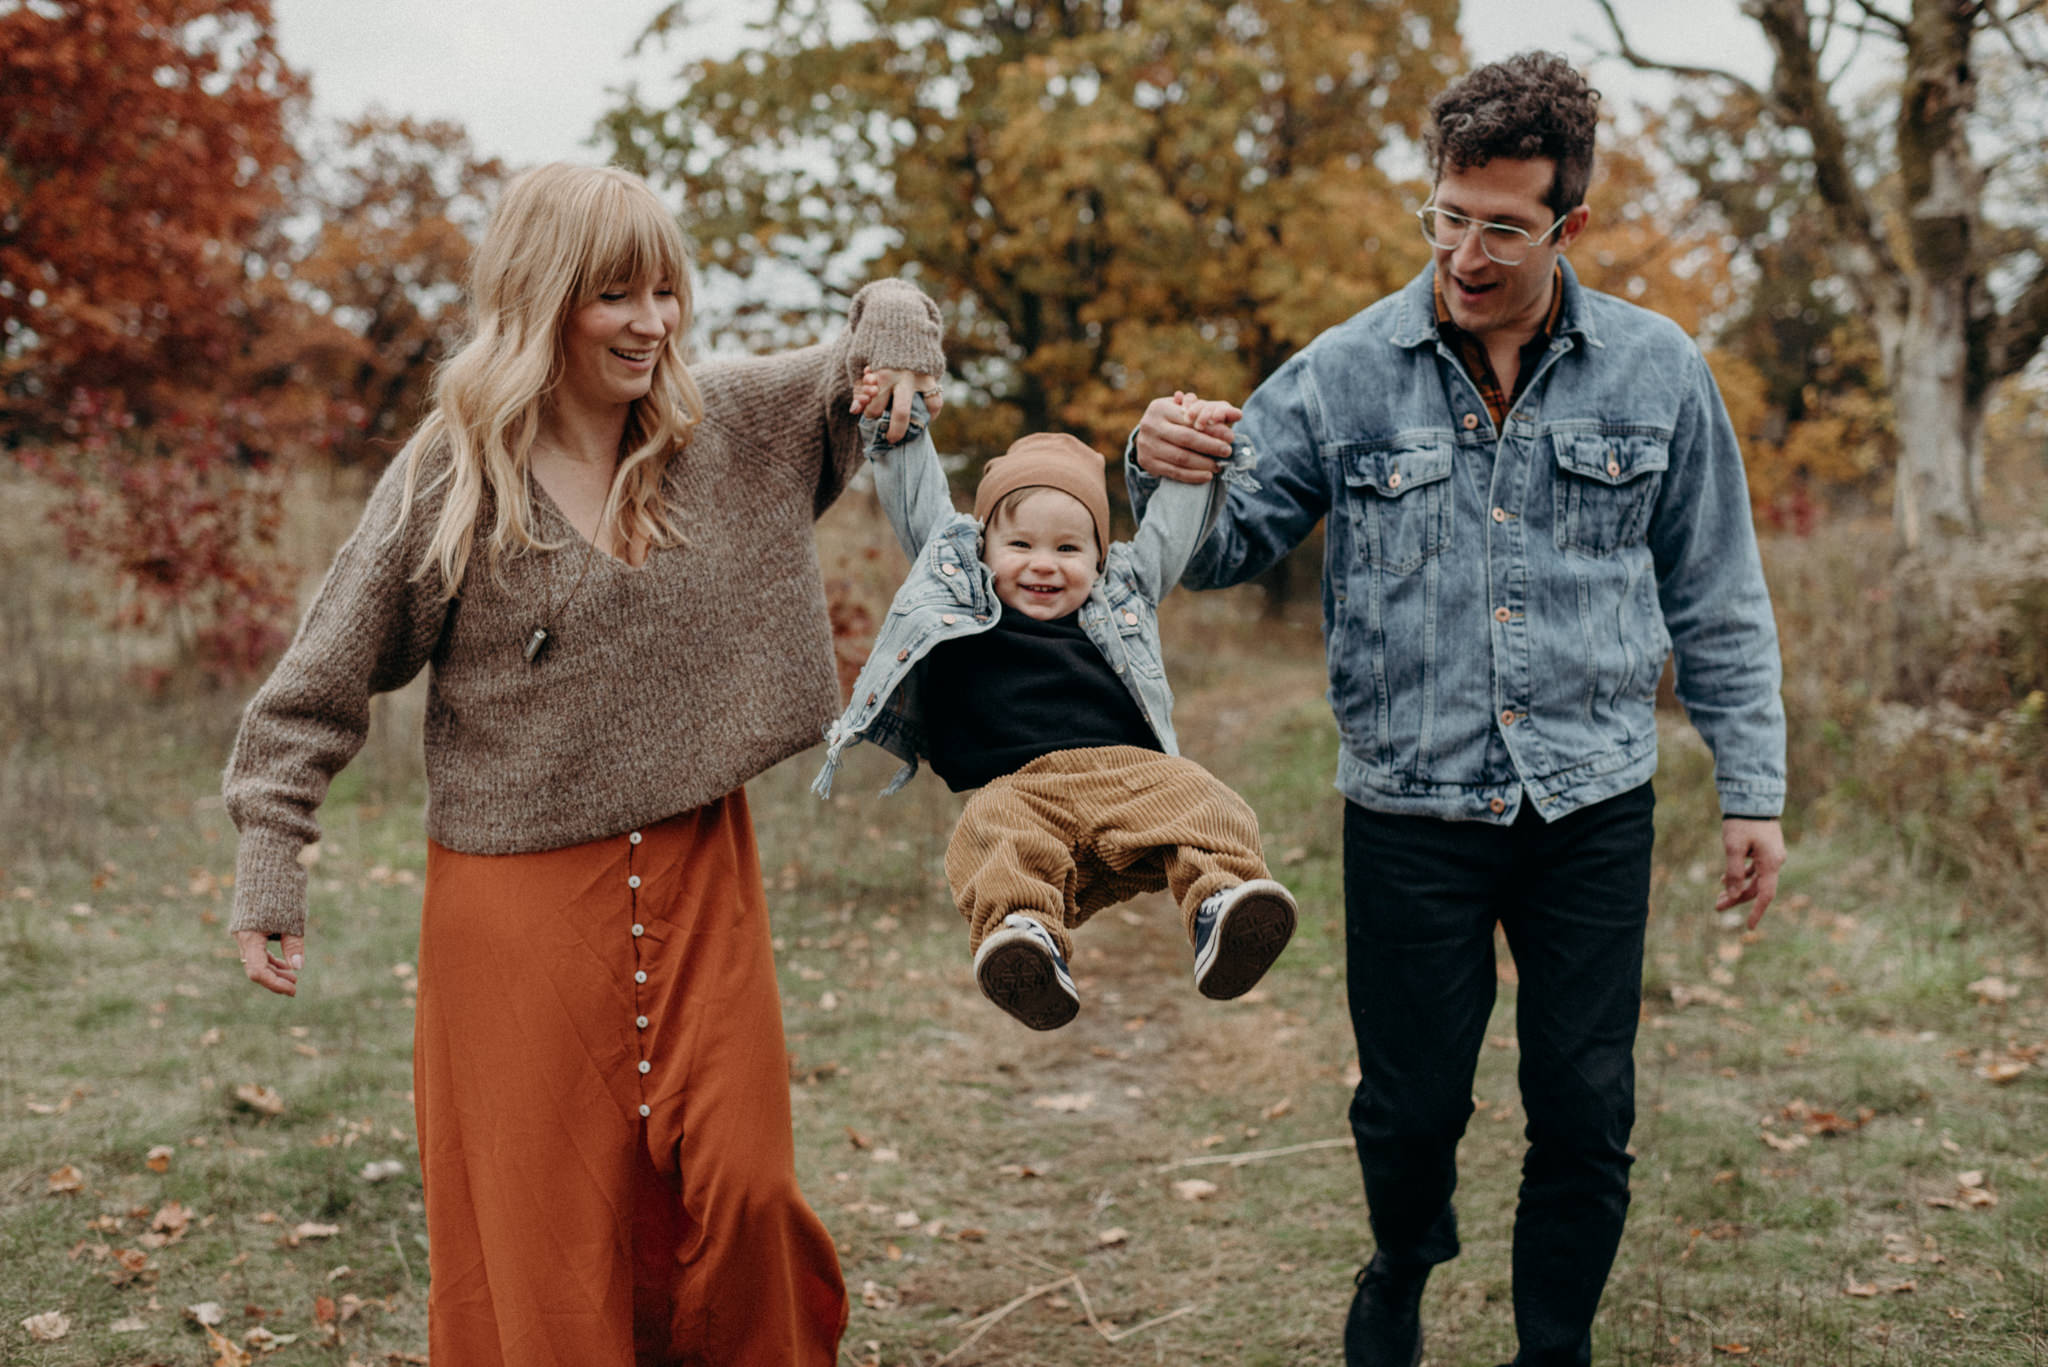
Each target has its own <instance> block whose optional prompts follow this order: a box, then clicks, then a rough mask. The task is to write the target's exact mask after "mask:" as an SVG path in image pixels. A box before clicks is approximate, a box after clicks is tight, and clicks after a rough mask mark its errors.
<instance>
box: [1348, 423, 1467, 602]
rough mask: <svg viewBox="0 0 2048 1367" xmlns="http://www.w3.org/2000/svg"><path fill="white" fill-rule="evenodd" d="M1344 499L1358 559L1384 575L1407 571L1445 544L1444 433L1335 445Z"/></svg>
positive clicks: (1447, 464) (1447, 458) (1447, 473)
mask: <svg viewBox="0 0 2048 1367" xmlns="http://www.w3.org/2000/svg"><path fill="white" fill-rule="evenodd" d="M1335 454H1336V458H1337V460H1338V462H1339V464H1340V465H1341V467H1342V469H1343V473H1344V484H1345V487H1346V493H1347V494H1348V495H1349V497H1347V498H1346V499H1345V503H1346V505H1347V508H1348V511H1349V514H1350V517H1351V522H1352V530H1353V539H1354V540H1355V541H1356V542H1357V544H1358V553H1359V555H1360V557H1361V558H1362V559H1363V560H1364V561H1365V563H1367V564H1369V565H1374V566H1377V567H1378V568H1380V569H1382V570H1385V571H1387V572H1388V573H1390V574H1413V573H1414V572H1415V571H1416V570H1418V569H1420V568H1422V566H1423V564H1424V563H1425V562H1427V561H1428V560H1430V559H1431V558H1432V557H1434V556H1438V555H1442V554H1443V552H1444V550H1445V548H1447V547H1448V546H1449V545H1450V544H1451V455H1452V445H1451V442H1450V439H1449V438H1448V437H1445V438H1442V439H1438V438H1433V437H1432V438H1426V439H1414V440H1404V441H1402V442H1399V443H1396V444H1393V445H1384V446H1379V445H1375V446H1363V447H1361V446H1340V447H1339V448H1337V450H1336V453H1335Z"/></svg>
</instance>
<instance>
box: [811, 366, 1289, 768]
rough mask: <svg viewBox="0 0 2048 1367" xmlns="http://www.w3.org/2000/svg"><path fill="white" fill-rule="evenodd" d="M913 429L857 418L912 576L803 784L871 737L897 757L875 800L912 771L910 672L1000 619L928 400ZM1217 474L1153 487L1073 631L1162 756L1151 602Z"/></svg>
mask: <svg viewBox="0 0 2048 1367" xmlns="http://www.w3.org/2000/svg"><path fill="white" fill-rule="evenodd" d="M914 404H915V407H914V408H913V411H912V419H911V423H910V427H909V430H908V431H907V432H905V434H904V437H903V440H902V441H901V442H899V443H897V444H896V445H894V446H891V445H890V444H889V443H888V441H887V440H886V439H885V438H884V437H883V436H882V435H881V427H882V424H881V423H880V422H877V421H873V420H864V421H863V422H862V423H861V435H862V437H863V439H864V441H865V442H866V452H867V458H868V460H869V462H870V463H871V464H872V465H873V466H874V471H875V493H876V496H877V497H878V498H879V499H880V500H881V504H882V510H883V511H884V512H885V513H886V514H887V515H888V518H889V525H890V526H891V527H892V528H894V529H895V532H896V539H897V540H898V541H900V542H902V543H903V549H904V550H905V551H906V552H907V553H908V554H909V555H910V572H909V573H908V574H907V575H906V576H905V577H904V580H903V586H902V587H901V588H899V589H898V590H897V591H896V598H895V601H893V602H892V603H890V604H889V616H888V618H887V620H885V621H884V622H883V623H882V628H881V630H880V631H878V632H877V633H876V634H875V645H874V649H873V651H872V652H871V653H870V654H869V655H868V661H867V663H866V664H865V665H863V666H862V667H861V671H860V677H859V678H858V679H856V680H855V681H854V685H853V701H852V702H851V703H850V704H849V705H848V707H847V709H846V711H845V712H844V713H842V714H841V716H840V718H839V720H838V721H836V722H834V723H832V725H831V726H829V727H827V728H826V730H825V740H826V742H827V746H828V748H827V750H826V752H825V765H824V768H822V769H820V770H819V771H818V777H817V780H816V781H815V782H814V783H812V785H811V791H812V792H814V793H816V794H817V795H818V796H820V797H829V796H831V793H832V776H833V774H834V772H835V771H837V769H838V768H839V756H840V753H841V752H842V751H844V750H845V749H846V747H847V746H849V745H852V744H855V743H857V742H859V741H863V740H866V741H872V742H874V743H875V744H876V745H879V746H881V747H882V748H883V749H885V750H887V751H889V752H890V753H891V754H893V755H895V756H896V757H897V758H899V759H901V760H902V761H903V762H904V763H903V767H902V768H901V769H900V770H898V771H897V773H896V776H895V777H894V778H893V779H892V780H891V781H890V783H889V786H888V787H886V788H884V789H883V790H882V793H883V796H885V797H886V796H887V795H888V794H890V793H893V792H895V791H896V790H897V789H898V788H901V787H902V786H903V785H904V784H906V783H908V782H909V781H910V779H911V777H912V776H913V775H914V774H916V773H917V762H918V759H919V758H920V757H921V756H922V755H923V754H924V726H923V714H922V711H921V709H920V707H919V703H918V696H917V682H918V679H917V673H916V668H917V664H918V662H919V661H920V660H922V659H924V657H925V656H926V655H928V654H929V653H930V652H931V649H932V647H933V646H935V645H937V644H939V643H940V642H941V641H949V640H954V639H956V638H958V637H963V636H972V635H974V634H976V633H977V632H983V631H987V630H988V629H989V628H990V627H991V626H993V625H994V624H995V622H996V620H997V618H999V617H1001V616H1002V612H1003V606H1002V603H1001V602H1000V601H998V600H997V598H996V592H995V580H994V578H993V576H991V574H990V573H989V569H988V566H987V565H985V564H983V563H982V560H981V544H980V539H981V527H980V525H979V524H978V523H976V522H975V520H974V519H973V518H972V517H970V516H968V515H967V514H966V513H962V512H959V511H957V510H956V509H955V508H954V507H953V498H952V495H951V493H950V492H949V491H948V490H947V487H946V476H945V472H944V471H943V470H941V469H940V468H939V457H938V452H937V451H936V450H934V449H933V447H932V441H931V436H930V435H929V433H927V432H926V430H925V428H926V423H927V417H926V414H925V409H924V401H923V400H922V399H921V398H920V399H917V400H914ZM1229 468H1230V469H1231V472H1232V473H1231V478H1232V479H1234V480H1236V481H1238V482H1244V481H1246V480H1248V479H1249V477H1250V476H1249V468H1250V467H1249V462H1248V461H1242V460H1233V461H1231V462H1230V467H1229ZM1223 488H1224V481H1223V480H1221V479H1217V480H1213V481H1211V482H1210V483H1208V484H1174V485H1171V486H1170V487H1168V488H1165V489H1161V490H1160V491H1159V492H1158V493H1157V494H1155V495H1154V496H1153V497H1152V499H1151V501H1150V503H1149V504H1148V506H1147V507H1146V510H1145V518H1144V521H1143V523H1142V524H1140V526H1139V528H1138V534H1137V535H1136V536H1135V537H1133V538H1132V539H1131V540H1129V541H1118V542H1113V543H1112V544H1111V545H1110V548H1109V555H1108V557H1107V559H1106V561H1105V562H1104V565H1103V569H1102V573H1101V574H1100V575H1099V576H1097V578H1096V580H1095V587H1094V588H1093V589H1091V590H1090V591H1089V594H1088V598H1087V601H1086V602H1084V603H1083V604H1082V605H1081V627H1082V629H1083V630H1084V631H1086V632H1087V633H1088V639H1089V640H1091V641H1093V642H1094V643H1095V645H1096V647H1097V648H1098V649H1099V650H1101V651H1102V655H1103V658H1104V659H1106V660H1108V661H1109V667H1110V668H1111V669H1112V670H1114V671H1116V675H1117V677H1118V678H1120V679H1122V680H1123V681H1124V683H1125V685H1126V686H1127V687H1128V688H1129V689H1130V690H1131V696H1132V697H1133V698H1135V699H1137V702H1138V707H1139V710H1141V711H1142V712H1143V713H1144V714H1145V720H1146V721H1147V722H1149V723H1150V724H1151V727H1152V731H1153V734H1154V735H1156V736H1158V738H1159V744H1160V747H1161V748H1162V749H1163V750H1165V752H1166V753H1167V754H1169V755H1177V754H1179V753H1180V747H1179V743H1178V742H1177V741H1176V740H1175V738H1174V734H1173V691H1172V690H1171V689H1169V688H1168V687H1167V684H1166V670H1165V667H1164V666H1163V664H1162V663H1161V660H1160V654H1159V600H1160V599H1161V598H1163V597H1165V596H1166V591H1167V590H1168V589H1170V588H1172V587H1173V586H1174V584H1175V583H1176V582H1177V581H1178V580H1179V579H1180V574H1181V570H1182V568H1183V567H1185V566H1186V564H1187V562H1188V557H1189V556H1191V555H1193V554H1194V552H1195V548H1196V547H1197V546H1199V545H1200V544H1201V542H1202V538H1203V537H1204V536H1206V535H1207V534H1208V531H1209V528H1210V526H1211V525H1212V524H1213V523H1214V522H1215V520H1216V514H1217V511H1218V509H1219V508H1221V506H1222V503H1223V498H1222V495H1223Z"/></svg>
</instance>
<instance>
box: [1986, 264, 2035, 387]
mask: <svg viewBox="0 0 2048 1367" xmlns="http://www.w3.org/2000/svg"><path fill="white" fill-rule="evenodd" d="M2044 341H2048V265H2044V266H2041V267H2040V268H2038V269H2037V270H2036V271H2035V272H2034V278H2033V279H2032V280H2030V281H2028V282H2027V287H2026V288H2025V289H2024V290H2021V291H2020V297H2019V298H2017V299H2015V300H2013V304H2012V307H2011V308H2009V309H2007V310H2006V311H2005V312H2004V313H2003V314H2001V315H1999V318H1998V321H1997V322H1996V323H1995V324H1993V326H1992V329H1991V356H1990V366H1989V370H1990V373H1991V374H1992V375H1994V376H2004V375H2011V374H2015V373H2017V372H2018V371H2019V370H2020V368H2021V367H2023V366H2025V365H2026V363H2027V362H2028V361H2030V360H2032V359H2033V356H2034V353H2035V352H2037V351H2039V350H2040V349H2041V344H2042V343H2043V342H2044Z"/></svg>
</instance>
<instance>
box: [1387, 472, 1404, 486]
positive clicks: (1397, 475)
mask: <svg viewBox="0 0 2048 1367" xmlns="http://www.w3.org/2000/svg"><path fill="white" fill-rule="evenodd" d="M1387 487H1388V488H1389V489H1398V488H1400V487H1401V472H1400V471H1399V470H1396V471H1394V473H1393V474H1391V475H1388V476H1387Z"/></svg>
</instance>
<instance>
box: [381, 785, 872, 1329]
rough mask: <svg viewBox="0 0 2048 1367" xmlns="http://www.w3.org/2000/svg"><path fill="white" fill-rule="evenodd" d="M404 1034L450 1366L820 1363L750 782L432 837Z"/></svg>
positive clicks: (828, 1308)
mask: <svg viewBox="0 0 2048 1367" xmlns="http://www.w3.org/2000/svg"><path fill="white" fill-rule="evenodd" d="M419 982H420V993H419V1014H418V1018H417V1026H416V1034H415V1037H414V1044H413V1075H414V1095H415V1097H416V1104H417V1110H418V1120H419V1137H420V1157H421V1170H422V1172H423V1174H424V1178H425V1183H426V1203H427V1238H428V1241H429V1252H428V1265H429V1268H430V1272H431V1279H430V1286H429V1291H428V1298H427V1336H428V1356H429V1357H430V1358H431V1359H432V1360H433V1363H434V1367H568V1365H569V1364H575V1367H629V1365H631V1364H638V1365H639V1367H647V1365H649V1364H683V1363H692V1364H695V1363H702V1364H707V1365H708V1364H716V1367H753V1365H754V1364H759V1367H769V1365H770V1364H773V1367H791V1364H801V1365H802V1367H813V1364H815V1365H816V1367H829V1364H831V1363H833V1362H834V1361H836V1360H837V1356H838V1344H839V1337H840V1334H841V1333H842V1332H843V1330H844V1328H845V1325H846V1313H847V1304H846V1289H845V1284H844V1282H843V1281H842V1280H841V1278H840V1272H839V1260H838V1256H837V1254H836V1253H835V1252H834V1250H833V1247H832V1240H831V1236H830V1235H828V1234H827V1233H826V1232H825V1227H824V1225H823V1224H821V1223H820V1222H819V1220H818V1217H817V1216H816V1215H815V1214H814V1213H813V1212H812V1211H811V1209H810V1207H809V1206H808V1205H806V1204H805V1202H804V1199H803V1197H802V1195H801V1194H800V1193H799V1192H798V1191H797V1185H796V1171H795V1146H794V1142H793V1140H792V1138H791V1134H790V1112H789V1071H788V1068H789V1065H788V1057H787V1054H786V1052H785V1050H784V1046H783V1038H782V1011H781V1003H780V1000H779V998H778V996H777V993H776V987H775V964H774V956H773V953H772V951H771V949H770V947H769V942H768V913H767V906H766V904H765V902H764V899H763V897H762V891H761V872H760V863H759V859H758V857H757V855H756V854H755V850H754V835H753V829H752V825H751V823H750V821H749V819H748V815H747V805H746V797H745V794H744V793H739V792H735V793H732V794H729V795H727V796H726V797H724V798H721V799H719V800H718V801H717V802H713V803H710V804H709V805H707V806H705V807H702V808H699V809H698V810H696V811H693V812H686V813H684V814H683V815H681V816H678V817H673V818H671V819H670V820H667V821H664V822H662V823H660V824H659V825H654V826H649V827H646V828H644V829H642V830H639V831H634V832H630V833H622V834H620V835H617V836H614V837H612V838H610V839H606V840H596V841H592V842H590V843H589V844H585V845H576V846H572V847H570V848H568V849H562V850H550V851H547V852H545V853H541V854H520V855H467V854H458V853H456V852H454V851H453V850H449V849H445V848H443V847H441V846H439V845H433V844H431V843H430V844H429V847H428V852H427V888H426V910H425V914H424V917H423V919H422V923H421V929H420V962H419Z"/></svg>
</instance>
